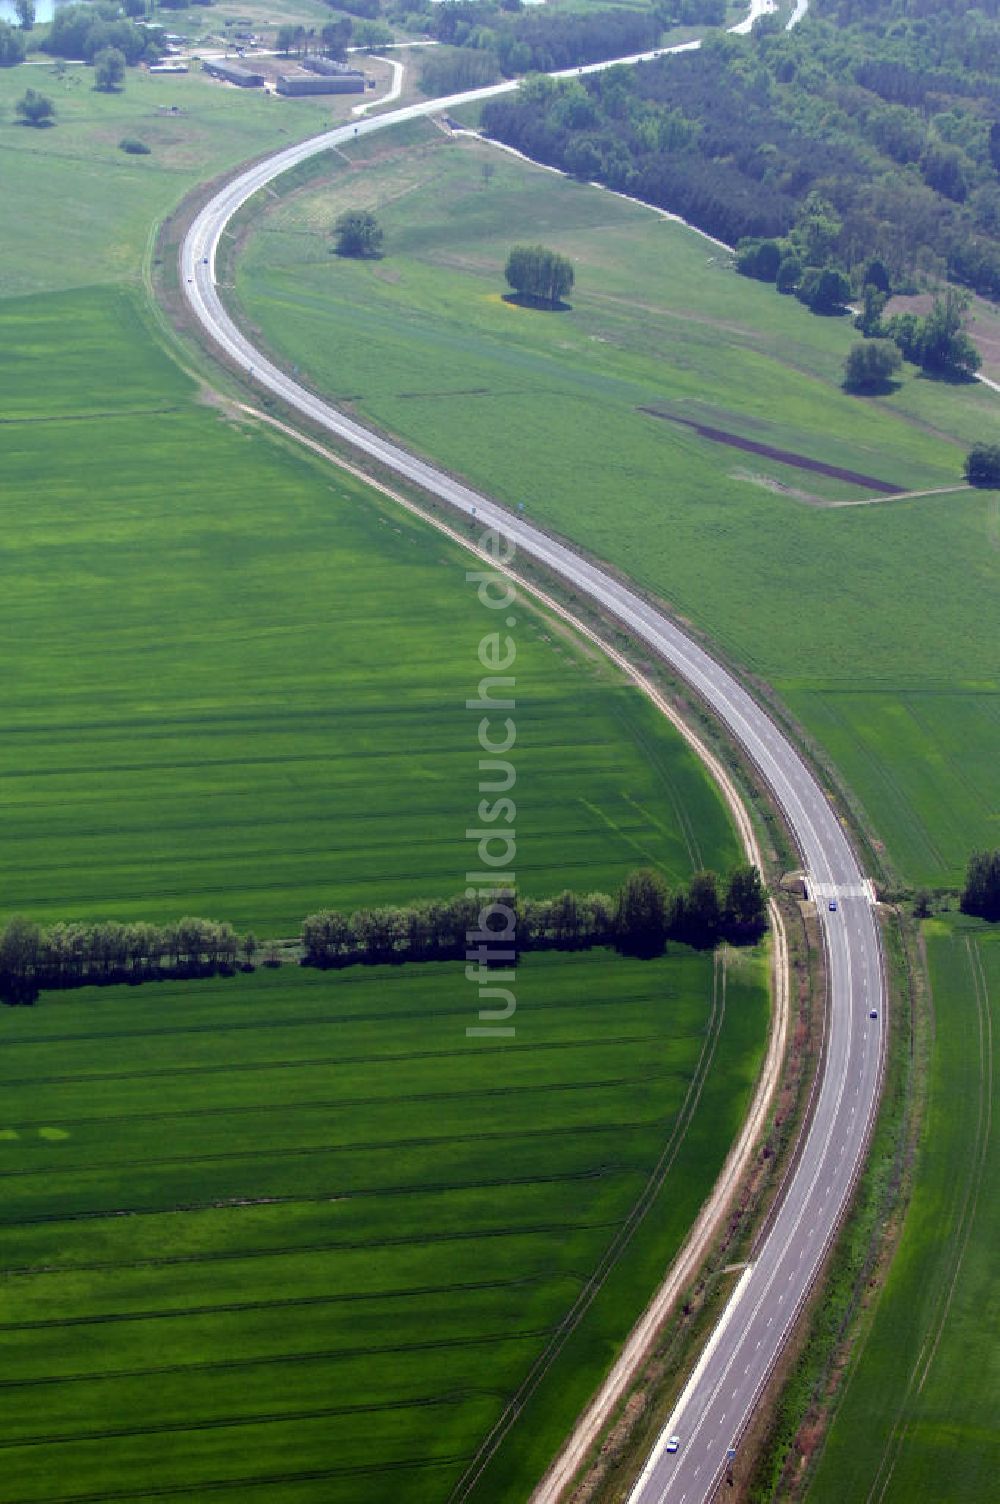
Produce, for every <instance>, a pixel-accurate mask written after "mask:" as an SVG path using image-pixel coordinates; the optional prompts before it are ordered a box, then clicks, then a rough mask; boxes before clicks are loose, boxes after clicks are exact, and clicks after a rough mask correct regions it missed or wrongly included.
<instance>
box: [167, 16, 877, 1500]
mask: <svg viewBox="0 0 1000 1504" xmlns="http://www.w3.org/2000/svg"><path fill="white" fill-rule="evenodd" d="M754 7H755V12H756V13H758V14H762V13H764V12H765V11H766V10H768V9H769V8H770V0H754ZM690 45H691V44H688V46H690ZM672 50H686V49H672ZM616 61H620V60H616ZM603 66H610V64H606V65H603ZM576 71H577V70H575V69H574V70H571V72H573V73H575V72H576ZM588 71H594V70H593V69H591V70H588ZM516 87H517V84H516V82H507V83H504V84H498V85H494V86H493V87H491V88H486V89H478V90H474V91H472V92H471V93H468V94H459V95H453V96H450V97H448V98H445V99H438V100H430V101H424V102H421V103H419V104H416V105H410V106H408V107H406V108H405V109H400V110H396V111H393V112H391V113H388V114H385V115H381V116H377V117H375V118H373V119H371V120H364V121H359V122H358V123H357V124H356V125H348V126H341V127H338V128H337V129H335V130H331V131H328V132H326V133H324V134H323V135H321V136H317V137H314V138H312V139H311V140H309V141H305V142H301V143H299V144H298V145H296V146H292V147H288V148H286V149H285V150H284V151H281V152H278V153H276V154H275V156H273V157H271V158H270V159H269V160H268V161H266V162H263V163H258V164H257V165H256V166H254V167H251V168H249V169H247V170H246V171H245V172H243V173H240V174H239V175H238V176H237V177H236V178H234V179H233V181H232V182H231V183H229V184H228V185H227V186H226V187H224V188H222V189H221V190H220V192H219V193H218V194H216V196H215V197H214V198H213V199H212V200H211V202H210V203H208V204H207V205H206V206H205V207H204V208H203V209H202V210H201V212H200V213H199V214H198V216H197V218H196V219H195V221H194V223H193V224H192V225H191V228H190V230H189V231H188V233H187V236H186V238H185V241H184V244H183V247H182V249H181V280H182V287H183V291H184V294H185V296H186V299H187V302H188V304H189V305H190V308H191V311H192V312H193V314H194V315H195V317H196V318H197V319H198V320H199V322H200V323H201V324H202V326H203V327H204V329H205V330H206V331H207V333H208V334H209V335H210V336H211V337H212V339H213V340H214V341H215V343H216V344H217V346H218V347H219V348H220V349H221V350H223V351H224V352H225V353H226V354H227V355H228V356H229V357H230V358H231V359H232V360H234V361H235V362H236V363H237V364H238V365H240V366H242V368H243V369H244V371H246V372H247V373H248V375H249V376H250V377H251V379H252V381H253V383H254V385H255V386H257V387H259V388H261V389H264V390H267V391H270V392H272V393H274V395H275V396H277V397H280V398H281V399H282V401H283V402H285V403H286V404H287V405H288V406H289V407H290V408H292V409H294V410H295V411H297V412H299V413H300V414H302V415H303V416H304V417H306V418H308V419H309V420H310V421H311V422H313V423H314V424H316V425H317V426H318V427H319V428H322V429H325V430H326V431H327V432H329V433H331V434H333V435H334V436H335V437H336V438H338V439H340V440H346V441H347V442H348V443H350V444H351V445H353V446H354V447H355V448H357V449H358V450H360V451H362V452H363V453H366V454H368V455H371V456H372V457H373V458H375V459H377V460H378V461H380V462H381V463H382V464H383V465H385V466H387V467H388V468H389V469H390V470H393V471H395V472H396V473H397V474H398V475H401V476H403V477H405V478H406V479H407V480H409V481H411V482H413V483H415V484H416V485H418V486H420V487H421V488H422V489H423V490H424V491H426V492H427V493H429V494H430V495H433V496H436V497H438V498H440V499H441V500H442V501H445V502H447V503H448V504H449V505H450V506H452V507H454V508H455V509H456V510H457V511H459V512H464V513H465V514H466V515H467V516H472V515H475V517H476V518H477V520H478V521H479V522H480V523H482V525H483V526H484V528H485V527H495V528H496V529H497V530H498V531H499V532H500V533H502V534H504V535H505V536H507V537H508V538H510V539H511V540H512V541H513V542H514V543H515V545H516V547H517V549H518V551H519V552H520V553H521V554H523V555H528V556H530V557H532V558H533V559H535V560H537V561H538V563H540V564H541V565H542V566H543V567H544V568H546V569H548V570H550V571H551V572H552V573H553V574H556V575H559V576H560V577H561V578H562V579H563V580H565V581H567V582H568V583H569V584H571V585H572V587H573V588H574V589H575V590H578V591H581V592H583V593H584V594H586V595H587V596H589V597H590V598H591V600H593V601H594V602H596V603H597V604H598V605H599V606H601V607H603V608H604V609H605V610H607V611H608V612H610V613H611V614H612V615H613V616H615V617H617V619H618V620H619V621H621V622H622V623H623V625H624V626H625V627H626V628H627V630H628V631H629V632H630V633H631V634H633V635H634V636H635V637H637V638H638V639H640V640H641V641H643V642H644V643H645V644H646V645H647V646H648V647H649V648H650V649H652V650H653V651H654V652H656V653H657V654H659V655H660V656H661V657H662V658H663V659H664V660H665V661H666V662H667V663H669V664H670V666H671V667H672V668H673V669H674V670H675V671H676V672H677V673H678V674H680V675H681V676H682V677H683V678H684V679H686V680H687V682H688V683H689V684H690V685H691V686H692V688H693V689H695V690H696V691H697V693H698V694H700V695H701V696H702V698H703V699H704V700H705V701H706V702H707V703H708V704H709V705H710V706H711V707H712V709H713V711H714V712H715V714H716V715H717V716H718V717H719V719H720V720H722V721H723V722H724V723H725V725H726V727H727V728H728V730H729V732H730V733H731V735H733V736H734V737H735V738H736V740H737V741H739V742H740V743H741V744H742V746H743V747H744V748H745V750H746V752H747V753H748V755H749V756H750V757H751V758H752V760H753V761H754V763H755V764H756V766H757V767H758V769H759V770H760V772H761V774H762V775H763V777H764V778H765V779H766V780H767V782H768V783H769V784H770V786H771V789H772V790H773V792H774V795H775V798H776V799H777V801H778V803H779V804H780V805H781V807H782V809H783V811H784V814H785V816H786V818H787V820H788V823H789V825H790V827H791V829H792V831H793V832H794V835H795V839H796V841H797V842H798V845H799V848H800V851H801V855H802V861H803V866H804V868H805V870H806V872H807V874H808V876H809V879H810V881H811V882H812V884H813V885H814V887H815V889H816V891H817V892H818V893H819V894H822V895H824V897H823V898H822V899H821V900H820V902H821V907H820V919H821V924H822V928H823V932H824V935H825V939H826V945H827V950H828V957H829V977H830V999H829V1004H830V1006H829V1019H828V1030H827V1047H826V1051H825V1057H824V1062H823V1067H822V1077H821V1082H820V1085H819V1089H818V1095H817V1099H816V1105H815V1112H814V1116H813V1120H812V1123H811V1126H810V1129H809V1133H808V1136H807V1138H806V1141H805V1144H804V1146H803V1150H802V1153H801V1156H800V1159H799V1162H798V1164H797V1166H796V1168H795V1171H794V1174H793V1175H792V1176H791V1178H790V1180H789V1181H788V1183H787V1184H786V1187H785V1190H784V1195H783V1198H782V1201H781V1205H780V1209H779V1211H778V1214H777V1216H776V1218H775V1221H774V1224H773V1227H772V1230H771V1232H770V1234H769V1236H768V1238H767V1240H766V1242H765V1243H764V1245H763V1247H762V1248H761V1249H760V1251H759V1254H758V1257H757V1260H756V1262H755V1264H754V1266H753V1268H752V1270H751V1271H750V1273H749V1274H748V1276H747V1277H746V1279H745V1280H744V1281H742V1282H741V1285H740V1287H739V1290H738V1291H737V1292H736V1294H735V1295H734V1299H733V1301H732V1302H731V1304H730V1307H729V1308H728V1309H727V1311H726V1313H725V1318H724V1320H725V1328H724V1330H723V1331H722V1332H721V1333H720V1334H718V1336H717V1340H715V1341H714V1343H713V1344H712V1346H711V1351H710V1352H709V1353H708V1354H707V1356H706V1357H705V1359H704V1361H703V1363H702V1364H701V1365H700V1367H699V1370H698V1371H697V1372H696V1376H695V1381H694V1382H693V1383H692V1384H691V1385H689V1388H688V1391H687V1392H686V1393H685V1395H684V1396H683V1397H682V1402H681V1404H680V1405H679V1406H678V1408H677V1410H676V1411H675V1414H674V1415H673V1416H672V1417H671V1422H670V1428H669V1430H668V1431H666V1432H664V1435H663V1436H662V1437H661V1438H660V1441H659V1442H658V1444H657V1446H656V1448H655V1450H654V1452H653V1454H652V1456H651V1457H650V1459H649V1461H648V1463H647V1465H646V1467H645V1469H644V1471H643V1474H642V1476H641V1478H640V1480H639V1482H638V1483H637V1485H636V1488H635V1490H634V1492H633V1494H632V1504H668V1501H671V1504H700V1501H704V1500H707V1499H709V1498H711V1497H712V1495H713V1493H714V1491H715V1489H716V1488H717V1487H718V1485H719V1483H720V1481H721V1479H722V1478H723V1476H724V1472H725V1467H726V1460H727V1451H728V1449H730V1448H731V1447H734V1446H735V1445H736V1444H737V1443H738V1440H739V1438H740V1436H741V1434H742V1432H743V1430H744V1428H745V1426H746V1424H747V1421H748V1419H749V1417H750V1414H751V1412H752V1410H753V1407H754V1404H755V1402H756V1400H757V1398H758V1396H759V1394H760V1392H761V1390H762V1388H763V1386H764V1384H765V1383H766V1380H767V1378H768V1376H769V1374H770V1373H771V1371H772V1369H773V1367H774V1364H775V1362H776V1360H777V1358H778V1355H779V1353H780V1351H781V1349H782V1346H783V1344H784V1342H785V1340H786V1338H787V1337H788V1335H789V1333H790V1331H791V1329H792V1327H793V1325H794V1321H795V1318H796V1315H797V1313H798V1312H799V1310H800V1309H801V1306H802V1304H803V1302H804V1300H805V1298H806V1296H807V1295H808V1292H809V1289H810V1287H811V1285H812V1283H813V1280H814V1278H815V1276H816V1273H817V1271H818V1269H819V1266H820V1264H821V1262H822V1258H823V1255H824V1253H825V1251H826V1249H827V1247H828V1245H829V1243H830V1240H831V1238H832V1236H833V1233H834V1231H835V1229H836V1226H837V1223H838V1221H839V1218H840V1216H841V1214H842V1212H843V1210H844V1207H845V1204H846V1202H847V1199H848V1196H849V1194H850V1190H851V1186H852V1183H853V1180H854V1177H855V1175H856V1173H857V1171H858V1168H859V1166H860V1165H861V1162H862V1160H863V1157H864V1153H865V1148H866V1143H867V1139H868V1134H869V1131H870V1127H871V1123H872V1120H873V1117H874V1113H875V1109H876V1106H877V1102H878V1094H879V1087H880V1082H881V1074H882V1065H883V1057H884V1041H885V1029H884V1002H885V999H884V981H883V970H882V960H881V952H880V946H879V937H878V929H877V924H876V918H875V913H874V907H873V903H872V899H871V896H870V890H869V889H868V887H867V886H866V884H865V880H864V874H863V872H862V871H861V868H860V866H859V864H858V861H857V858H856V857H855V855H854V852H853V850H852V849H851V846H850V843H849V842H848V840H847V838H846V836H845V834H844V831H843V828H842V826H841V822H840V819H839V817H838V815H837V813H836V811H835V810H834V809H833V808H832V807H831V805H830V804H829V803H828V801H827V799H826V797H825V796H824V794H823V792H822V790H821V788H820V786H819V784H818V783H817V781H816V779H815V778H814V776H813V774H812V773H811V772H810V770H809V768H808V767H807V766H806V764H805V762H804V761H803V759H802V758H801V757H800V755H799V753H798V752H797V751H796V749H795V748H794V747H793V746H792V744H791V743H790V742H789V741H788V740H787V739H786V738H785V737H784V735H783V734H782V733H781V731H780V730H779V729H778V727H777V726H776V725H775V724H774V722H773V721H772V720H771V719H770V718H769V716H768V715H767V713H766V712H765V711H764V710H763V709H762V708H761V707H760V706H759V705H758V704H757V703H756V701H754V699H753V698H752V697H751V696H750V695H749V694H748V693H747V691H746V690H745V689H744V688H743V687H742V686H741V685H740V684H739V683H738V682H737V680H736V679H735V678H734V677H733V675H732V674H730V673H729V672H728V671H727V670H726V669H725V668H723V667H722V665H721V664H719V663H717V662H716V661H715V659H714V658H712V657H711V655H710V654H709V653H707V652H706V651H705V650H704V649H703V648H702V647H700V646H699V645H698V644H697V643H695V642H694V641H692V639H691V638H689V637H688V636H686V635H685V633H684V632H682V631H681V629H680V628H679V627H678V626H677V625H676V624H675V623H674V622H672V621H671V620H670V619H669V618H668V617H667V616H665V615H664V614H663V613H662V612H661V611H659V610H657V609H656V607H654V606H652V605H650V604H649V603H648V602H647V601H645V600H644V599H643V598H642V597H641V596H640V595H638V594H637V593H636V592H635V591H633V590H631V589H629V587H628V586H627V585H624V584H622V583H621V582H620V581H619V580H617V579H615V578H614V577H613V576H612V575H611V574H609V573H608V572H607V571H606V570H604V569H602V568H601V567H600V566H599V565H597V564H594V563H591V562H590V561H588V560H586V559H584V558H582V557H581V556H580V555H579V554H578V553H576V551H575V550H574V549H573V548H572V547H570V546H569V545H568V544H565V543H562V542H559V541H557V540H555V539H552V538H549V537H547V536H546V534H545V533H543V532H541V531H540V530H539V529H538V528H536V527H534V526H533V525H532V524H531V523H529V522H527V521H526V520H525V519H524V518H522V517H515V516H512V515H511V514H510V513H508V512H507V511H505V510H504V509H502V508H501V507H499V506H497V505H496V503H494V502H493V501H491V500H490V499H489V498H488V497H486V496H483V495H481V494H479V493H478V492H476V491H473V490H472V489H471V488H469V487H468V486H464V485H462V484H461V483H460V482H459V481H456V480H454V479H452V478H451V477H450V476H448V475H446V474H445V473H444V472H443V471H440V470H438V469H436V468H435V467H434V466H433V465H430V464H428V463H426V462H425V461H423V460H420V459H418V458H416V457H415V456H413V455H411V454H408V453H407V452H406V451H405V450H404V449H402V448H400V446H399V445H396V444H393V443H392V442H391V441H389V440H388V439H384V438H382V437H380V436H379V435H378V434H375V433H372V432H370V431H369V430H367V429H366V428H364V427H363V426H362V425H361V424H360V423H356V422H355V421H354V420H353V419H351V418H348V417H345V416H344V415H343V414H342V413H340V412H338V411H337V410H336V409H335V408H334V407H332V406H330V405H329V404H328V403H326V402H324V401H323V400H322V399H321V398H319V397H316V396H314V395H313V394H312V393H311V392H308V391H306V390H305V388H303V387H301V386H299V385H298V383H297V382H295V381H294V380H293V379H292V378H291V377H290V376H287V375H286V374H285V373H284V372H283V371H281V370H279V369H278V367H277V366H275V365H274V364H272V363H271V362H270V361H269V360H268V359H267V358H266V357H265V356H264V355H262V354H261V353H260V352H259V351H258V350H256V349H255V348H254V346H253V344H252V343H251V342H250V340H249V339H248V338H247V337H246V335H244V334H243V332H242V331H241V330H240V329H239V328H238V327H237V325H236V324H235V323H234V321H233V320H232V318H230V316H229V314H228V313H227V312H226V309H225V308H224V306H223V304H222V301H221V298H220V296H219V292H218V289H217V287H216V283H215V258H216V253H217V249H218V244H219V238H220V236H221V234H222V232H223V230H224V228H225V226H226V225H227V223H228V222H229V220H230V218H231V217H232V215H233V214H234V213H235V212H236V210H237V209H238V208H239V207H240V206H241V205H242V204H244V203H245V202H246V201H247V199H249V198H250V197H251V196H252V195H253V194H254V193H256V192H258V191H259V190H260V189H261V188H263V187H264V186H265V185H266V184H267V183H269V182H270V181H271V180H272V179H273V178H275V177H277V176H278V175H279V174H281V173H282V172H285V171H287V169H288V168H289V167H292V166H294V165H296V164H297V163H298V162H301V161H304V160H305V159H306V158H308V157H310V156H313V155H315V154H316V153H318V152H321V151H324V150H326V149H327V148H329V147H332V146H336V145H341V144H343V143H344V142H346V141H349V140H351V139H352V138H353V137H354V136H355V135H358V136H360V135H364V134H367V133H368V132H369V131H373V130H384V129H386V128H387V127H389V126H391V125H396V124H399V123H401V122H402V121H405V120H412V119H416V118H418V117H419V116H421V115H425V114H429V113H431V112H438V111H442V110H448V109H453V108H455V107H456V106H458V105H460V104H464V103H468V102H470V101H473V100H477V99H485V98H489V97H491V96H494V95H497V94H501V93H504V92H507V91H509V90H512V89H514V88H516ZM834 904H836V909H834V908H833V905H834ZM871 1014H874V1015H875V1017H871V1016H870V1015H871ZM674 1434H676V1435H677V1436H678V1437H679V1445H678V1448H677V1450H676V1451H669V1450H668V1449H667V1443H668V1437H669V1436H671V1435H674Z"/></svg>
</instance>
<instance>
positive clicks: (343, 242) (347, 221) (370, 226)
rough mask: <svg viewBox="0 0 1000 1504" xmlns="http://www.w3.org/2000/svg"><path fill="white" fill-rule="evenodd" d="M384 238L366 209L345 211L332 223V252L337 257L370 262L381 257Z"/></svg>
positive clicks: (379, 227)
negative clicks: (350, 257)
mask: <svg viewBox="0 0 1000 1504" xmlns="http://www.w3.org/2000/svg"><path fill="white" fill-rule="evenodd" d="M384 238H385V236H384V234H383V231H382V227H381V225H380V224H379V222H378V220H377V219H376V218H375V216H374V214H372V213H371V212H370V211H369V210H367V209H347V210H345V212H344V213H343V214H341V215H339V216H338V217H337V219H336V220H335V222H334V226H333V239H334V250H335V251H336V253H337V255H338V256H353V257H356V258H357V259H359V260H372V259H374V258H375V257H377V256H381V254H382V242H383V240H384Z"/></svg>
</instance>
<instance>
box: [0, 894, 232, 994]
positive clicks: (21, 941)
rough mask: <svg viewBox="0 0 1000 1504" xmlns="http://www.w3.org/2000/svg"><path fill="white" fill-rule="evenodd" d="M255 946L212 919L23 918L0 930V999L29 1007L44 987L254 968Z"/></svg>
mask: <svg viewBox="0 0 1000 1504" xmlns="http://www.w3.org/2000/svg"><path fill="white" fill-rule="evenodd" d="M256 952H257V941H256V939H255V938H254V936H253V935H252V934H247V935H239V934H237V932H236V931H235V930H234V929H233V927H232V925H230V924H225V923H220V922H218V921H217V920H213V919H193V918H187V919H180V920H178V921H177V923H176V924H166V925H157V924H146V923H135V924H118V923H115V922H113V921H108V922H100V923H96V924H72V923H70V924H54V925H52V926H51V927H50V928H48V929H43V928H42V926H41V925H38V924H35V923H34V922H33V921H32V920H30V919H25V918H24V917H23V916H21V915H14V916H13V918H11V919H8V921H7V923H6V924H5V925H4V927H3V929H2V930H0V1001H2V1002H5V1003H9V1004H18V1003H33V1002H34V1001H35V999H36V998H37V996H38V994H39V992H40V991H41V989H42V988H57V987H83V986H87V987H93V986H107V985H111V984H113V983H118V982H140V981H149V980H151V979H153V978H157V977H163V976H167V975H171V976H177V975H178V974H180V975H185V976H207V975H211V974H213V973H215V972H218V971H232V969H233V968H234V967H235V965H236V963H237V960H238V959H242V960H243V962H244V963H245V964H247V965H252V964H253V958H254V956H255V954H256Z"/></svg>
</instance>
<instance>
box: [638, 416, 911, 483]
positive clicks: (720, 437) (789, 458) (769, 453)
mask: <svg viewBox="0 0 1000 1504" xmlns="http://www.w3.org/2000/svg"><path fill="white" fill-rule="evenodd" d="M639 411H640V412H641V413H647V414H648V415H649V417H651V418H663V419H665V420H666V422H668V423H680V424H682V425H683V427H684V428H693V429H694V431H695V433H696V434H697V435H698V436H699V438H702V439H711V440H712V441H713V443H716V444H728V445H729V446H730V448H732V449H743V450H745V451H746V453H747V454H758V455H761V456H762V457H763V458H764V459H769V460H778V461H780V463H781V464H782V465H793V466H794V467H795V469H796V470H810V471H812V473H813V474H814V475H826V476H829V478H830V479H831V480H843V481H847V483H848V485H851V486H864V487H865V488H866V490H869V491H877V492H878V493H879V495H880V496H896V495H898V493H899V492H900V491H901V490H902V487H901V486H894V485H892V484H891V482H889V481H887V480H876V479H875V477H874V476H871V475H862V474H861V472H860V471H859V470H843V469H841V467H840V466H839V465H828V464H826V463H825V461H823V460H811V459H810V458H809V456H808V455H806V454H795V453H793V451H792V450H790V449H776V448H774V446H773V445H771V444H762V443H760V442H759V440H757V439H744V438H741V436H740V435H739V434H737V433H729V432H728V430H727V429H725V428H709V427H707V426H706V425H705V424H704V423H696V422H695V421H694V419H693V418H678V417H676V416H675V415H674V414H673V413H664V412H660V411H659V409H658V408H655V407H640V408H639Z"/></svg>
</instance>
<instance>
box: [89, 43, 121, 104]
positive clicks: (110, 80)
mask: <svg viewBox="0 0 1000 1504" xmlns="http://www.w3.org/2000/svg"><path fill="white" fill-rule="evenodd" d="M124 77H125V54H124V52H122V51H121V50H120V48H118V47H102V49H101V51H100V52H98V53H96V54H95V56H94V88H95V89H99V90H100V91H101V93H102V94H113V93H114V92H115V90H116V89H117V88H118V87H119V85H120V84H121V81H122V79H123V78H124Z"/></svg>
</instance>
